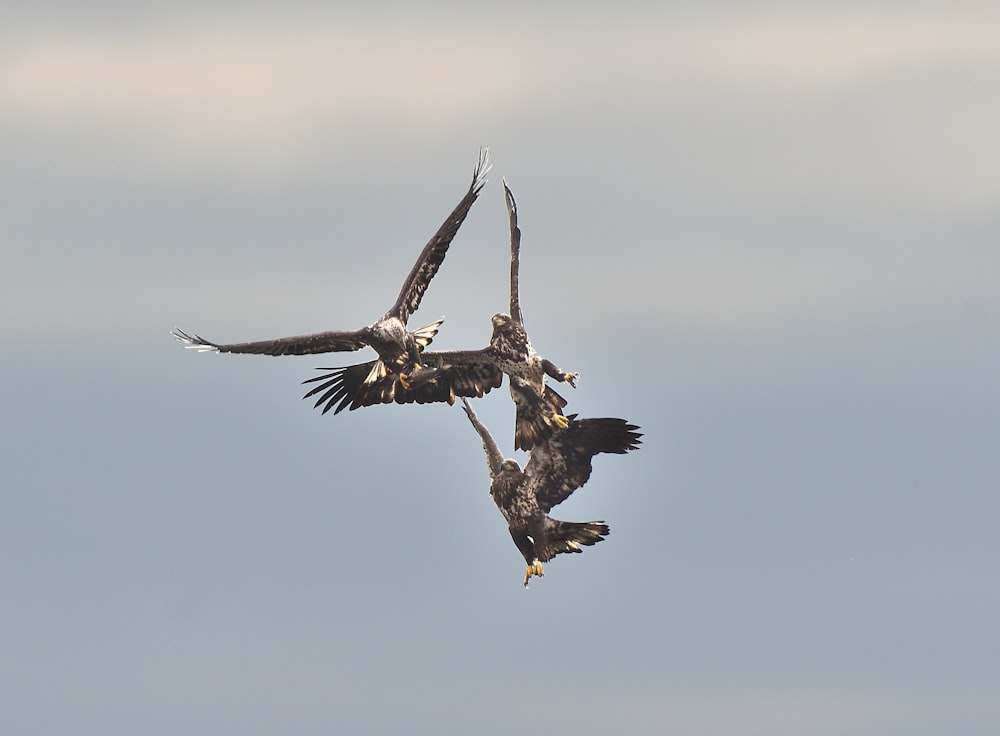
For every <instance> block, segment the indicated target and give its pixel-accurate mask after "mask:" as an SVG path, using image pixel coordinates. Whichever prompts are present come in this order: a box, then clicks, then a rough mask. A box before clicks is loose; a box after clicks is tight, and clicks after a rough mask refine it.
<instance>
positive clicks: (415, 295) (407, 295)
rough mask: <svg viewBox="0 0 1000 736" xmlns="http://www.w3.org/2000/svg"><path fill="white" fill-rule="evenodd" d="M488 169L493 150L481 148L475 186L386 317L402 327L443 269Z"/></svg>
mask: <svg viewBox="0 0 1000 736" xmlns="http://www.w3.org/2000/svg"><path fill="white" fill-rule="evenodd" d="M489 170H490V151H489V149H488V148H481V149H480V150H479V161H478V163H477V164H476V168H475V170H474V171H473V172H472V184H470V185H469V191H468V192H466V194H465V196H464V197H463V198H462V201H461V202H459V203H458V206H457V207H455V209H454V210H452V213H451V214H450V215H448V219H446V220H445V221H444V223H443V224H442V225H441V227H440V228H438V231H437V232H436V233H434V237H432V238H431V239H430V240H429V241H428V243H427V245H425V246H424V249H423V250H422V251H420V256H419V257H418V258H417V262H416V263H415V264H413V268H412V269H411V270H410V274H409V275H408V276H407V277H406V281H404V282H403V287H402V288H401V289H400V290H399V296H398V297H396V303H395V304H393V305H392V308H391V309H390V310H389V311H388V313H387V314H391V315H394V316H396V317H399V319H401V320H402V321H403V324H406V322H407V321H408V320H409V319H410V315H411V314H413V313H414V312H415V311H417V307H419V306H420V300H421V299H422V298H423V296H424V292H425V291H427V287H428V286H429V285H430V283H431V279H432V278H434V274H436V273H437V271H438V268H440V267H441V263H442V262H443V261H444V257H445V254H446V253H447V252H448V246H450V245H451V241H452V240H454V238H455V235H456V234H457V233H458V228H459V227H461V225H462V223H463V222H464V221H465V217H466V215H468V214H469V210H470V209H471V208H472V205H473V204H474V203H475V201H476V199H477V198H478V197H479V192H480V190H481V189H482V188H483V186H484V185H485V184H486V174H487V173H488V172H489Z"/></svg>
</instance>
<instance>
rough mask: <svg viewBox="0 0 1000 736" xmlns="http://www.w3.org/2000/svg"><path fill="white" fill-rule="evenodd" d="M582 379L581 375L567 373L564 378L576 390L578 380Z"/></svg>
mask: <svg viewBox="0 0 1000 736" xmlns="http://www.w3.org/2000/svg"><path fill="white" fill-rule="evenodd" d="M579 377H580V374H579V373H567V374H565V375H564V376H563V380H564V381H566V383H568V384H569V385H570V386H572V387H573V388H576V379H578V378H579Z"/></svg>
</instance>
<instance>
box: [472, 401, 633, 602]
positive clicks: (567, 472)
mask: <svg viewBox="0 0 1000 736" xmlns="http://www.w3.org/2000/svg"><path fill="white" fill-rule="evenodd" d="M462 404H463V406H464V408H465V413H466V415H467V416H468V417H469V421H470V422H472V426H473V427H475V429H476V431H477V432H478V433H479V436H480V439H481V440H482V443H483V450H484V451H485V453H486V464H487V466H488V467H489V471H490V478H491V480H492V482H491V484H490V495H491V496H492V497H493V502H494V503H495V504H496V506H497V508H498V509H500V513H501V514H502V515H503V517H504V519H505V520H506V521H507V527H508V529H509V531H510V536H511V539H513V540H514V544H515V546H516V547H517V548H518V550H519V551H520V552H521V555H522V556H523V557H524V560H525V562H526V563H527V571H526V573H525V577H524V584H525V585H527V584H528V580H529V579H530V578H531V576H532V575H538V576H541V575H542V564H541V563H543V562H547V561H548V560H551V559H552V558H553V557H555V556H556V555H558V554H562V553H576V552H581V551H582V550H581V549H580V547H581V546H590V545H594V544H597V543H598V542H600V541H601V540H603V539H604V538H605V537H606V536H607V535H608V533H609V532H610V529H609V528H608V525H607V524H605V523H604V522H603V521H585V522H571V521H560V520H558V519H553V518H552V517H550V516H549V515H548V513H549V511H550V510H551V509H552V507H553V506H556V505H557V504H559V503H561V502H562V501H564V500H566V499H567V498H568V497H569V496H570V494H572V493H573V491H575V490H576V489H577V488H581V487H582V486H583V485H584V484H585V483H586V482H587V480H588V479H589V478H590V474H591V472H592V469H593V466H592V460H593V458H594V456H595V455H598V454H600V453H602V452H604V453H615V454H624V453H626V452H629V451H631V450H635V449H638V446H639V444H640V442H641V441H640V439H639V438H640V437H641V436H642V435H641V433H639V432H637V431H636V430H638V429H639V427H637V426H636V425H634V424H629V423H628V422H626V421H625V420H624V419H617V418H602V419H577V418H576V415H571V416H569V417H567V418H566V419H567V421H568V424H567V427H566V428H565V430H563V431H561V432H557V433H553V434H551V435H549V436H548V437H546V438H545V439H543V440H541V441H540V442H539V443H538V444H536V445H535V447H534V448H533V449H532V451H531V456H530V457H529V459H528V463H527V465H526V466H525V468H524V470H522V469H521V466H520V465H519V464H518V463H517V461H515V460H512V459H510V458H506V459H505V458H504V457H503V455H502V454H501V452H500V449H499V448H498V447H497V445H496V443H495V442H494V441H493V437H492V436H491V435H490V433H489V430H488V429H487V428H486V427H485V426H484V425H483V424H482V422H480V421H479V418H478V417H477V416H476V413H475V412H474V411H473V409H472V406H471V405H470V404H469V402H468V401H467V400H466V399H464V398H463V399H462Z"/></svg>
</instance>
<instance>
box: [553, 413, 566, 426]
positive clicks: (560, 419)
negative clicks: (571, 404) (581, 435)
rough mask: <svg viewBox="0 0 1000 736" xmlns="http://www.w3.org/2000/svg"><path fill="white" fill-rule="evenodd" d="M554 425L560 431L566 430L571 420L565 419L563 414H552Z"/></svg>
mask: <svg viewBox="0 0 1000 736" xmlns="http://www.w3.org/2000/svg"><path fill="white" fill-rule="evenodd" d="M552 423H553V424H555V425H556V426H557V427H559V429H566V427H568V426H569V419H567V418H566V417H564V416H563V415H562V414H556V413H555V412H553V413H552Z"/></svg>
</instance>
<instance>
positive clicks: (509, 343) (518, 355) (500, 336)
mask: <svg viewBox="0 0 1000 736" xmlns="http://www.w3.org/2000/svg"><path fill="white" fill-rule="evenodd" d="M490 344H491V345H492V346H493V347H494V349H496V350H497V351H498V352H499V353H500V354H501V355H502V356H504V357H506V358H508V359H511V360H524V359H525V355H526V354H527V352H528V336H527V335H526V334H525V333H524V327H522V326H521V324H520V323H518V322H515V321H514V320H513V319H512V318H511V316H510V315H509V314H494V315H493V338H492V339H491V340H490Z"/></svg>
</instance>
